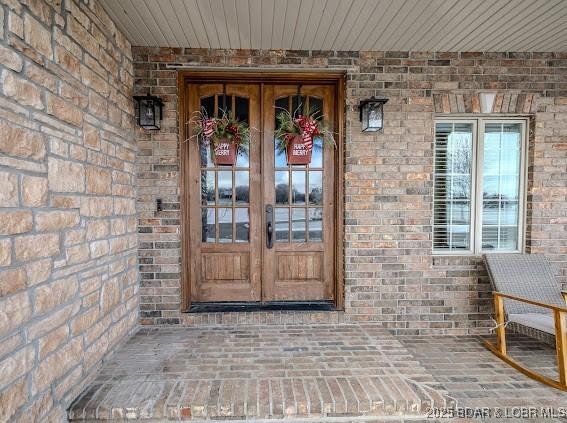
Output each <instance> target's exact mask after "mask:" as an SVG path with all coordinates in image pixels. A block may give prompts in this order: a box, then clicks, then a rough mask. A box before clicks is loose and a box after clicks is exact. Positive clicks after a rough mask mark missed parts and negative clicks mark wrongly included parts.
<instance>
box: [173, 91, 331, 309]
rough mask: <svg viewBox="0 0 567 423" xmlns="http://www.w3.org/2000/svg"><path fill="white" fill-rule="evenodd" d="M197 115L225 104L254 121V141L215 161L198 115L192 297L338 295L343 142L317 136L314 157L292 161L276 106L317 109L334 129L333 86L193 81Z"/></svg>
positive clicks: (191, 192) (192, 145) (188, 186)
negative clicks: (339, 147)
mask: <svg viewBox="0 0 567 423" xmlns="http://www.w3.org/2000/svg"><path fill="white" fill-rule="evenodd" d="M187 92H188V96H189V99H188V115H189V116H191V115H192V114H194V113H195V112H196V111H199V110H204V111H206V113H207V114H208V115H209V116H212V115H218V114H219V113H222V111H223V110H225V111H226V112H228V113H233V114H234V115H235V116H236V117H237V118H238V119H239V120H241V121H246V122H247V123H248V124H249V126H250V145H249V148H248V151H240V153H239V155H238V157H237V160H236V164H235V165H234V166H226V165H215V163H214V160H213V159H212V157H211V150H210V148H209V147H208V146H206V145H204V144H203V142H202V141H201V140H198V139H196V137H195V136H193V135H192V134H194V133H195V131H194V127H193V124H192V123H190V124H189V128H188V129H189V131H188V134H189V137H188V140H187V141H186V142H187V143H188V146H187V149H186V151H187V154H188V170H187V180H186V183H185V184H183V186H184V189H185V190H187V192H186V193H185V194H186V196H187V198H188V201H187V204H188V207H189V210H188V211H189V213H188V216H189V217H188V222H187V229H188V230H187V231H186V232H185V234H186V235H187V236H188V237H189V239H188V242H187V244H186V245H188V247H189V248H188V251H187V253H188V255H189V266H190V272H189V273H190V285H191V289H190V292H191V301H192V302H231V301H239V302H243V301H246V302H259V301H262V302H270V301H317V300H333V299H334V295H335V294H334V292H335V290H334V274H335V272H334V263H335V260H334V255H335V248H334V245H335V243H336V242H337V240H336V230H335V225H334V199H335V196H334V184H335V181H334V175H335V171H334V170H335V169H334V166H335V160H334V154H335V149H333V148H332V147H331V146H330V145H328V144H325V143H324V142H323V140H322V139H321V138H315V140H314V143H313V144H314V146H313V152H312V160H311V163H310V164H308V165H288V164H287V160H286V154H285V152H284V151H281V150H280V149H278V146H277V143H278V140H277V139H275V137H274V131H275V129H276V125H277V119H276V116H277V114H278V113H279V112H280V111H281V110H283V109H285V110H288V111H289V112H291V113H302V112H305V111H307V110H311V111H317V112H318V114H319V115H321V116H323V117H322V119H321V120H322V124H324V125H325V126H327V127H328V128H329V129H331V130H333V125H334V122H335V116H334V113H335V104H334V87H333V86H330V85H304V86H301V87H300V89H299V92H298V87H297V85H269V84H259V83H247V84H245V83H242V84H239V83H230V84H222V83H221V84H216V83H215V84H203V83H199V84H189V85H188V86H187Z"/></svg>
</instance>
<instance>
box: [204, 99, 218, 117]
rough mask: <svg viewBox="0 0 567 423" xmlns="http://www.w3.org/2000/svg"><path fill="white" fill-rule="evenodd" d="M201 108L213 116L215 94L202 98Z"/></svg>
mask: <svg viewBox="0 0 567 423" xmlns="http://www.w3.org/2000/svg"><path fill="white" fill-rule="evenodd" d="M201 110H202V111H203V112H204V113H206V115H207V116H213V115H214V114H215V96H214V95H212V96H210V97H204V98H202V99H201Z"/></svg>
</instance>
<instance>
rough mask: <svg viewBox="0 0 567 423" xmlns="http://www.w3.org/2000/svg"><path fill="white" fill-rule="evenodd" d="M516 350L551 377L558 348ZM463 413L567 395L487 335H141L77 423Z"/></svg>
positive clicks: (248, 331)
mask: <svg viewBox="0 0 567 423" xmlns="http://www.w3.org/2000/svg"><path fill="white" fill-rule="evenodd" d="M511 345H512V346H511V348H512V351H513V352H514V353H516V354H517V355H516V356H517V357H520V356H521V358H522V359H524V360H525V361H526V362H528V363H530V364H531V365H533V367H535V368H539V369H543V370H544V371H545V372H547V373H548V374H552V375H553V372H554V370H553V366H554V351H553V350H552V349H551V348H549V347H547V346H545V345H542V344H539V343H537V341H533V340H529V339H527V340H525V339H524V338H519V337H512V338H511ZM453 398H454V399H456V400H457V401H455V400H454V399H453ZM455 404H457V405H458V406H461V407H513V406H520V405H521V406H535V407H545V406H550V407H565V406H567V394H564V393H561V392H559V391H556V390H554V389H551V388H547V387H544V386H543V385H540V384H538V383H536V382H533V381H531V380H530V379H528V378H526V377H524V376H522V375H521V374H519V373H518V372H516V371H514V370H513V369H511V368H509V367H508V366H506V365H505V364H503V363H501V362H500V361H499V360H497V359H496V358H494V357H493V356H492V355H491V354H490V353H488V352H487V351H486V350H484V348H483V347H482V346H481V344H480V338H478V337H442V336H435V337H396V336H393V335H391V334H389V333H388V332H387V331H385V330H384V329H382V328H380V327H379V326H377V325H366V324H365V325H362V324H360V325H359V324H336V325H328V324H321V325H312V326H310V327H305V326H302V325H288V326H284V325H275V326H246V327H240V326H239V327H193V328H151V329H148V328H144V329H141V330H140V332H138V333H137V334H136V335H135V336H134V337H132V338H131V339H130V340H129V342H128V343H127V344H126V345H125V346H124V347H123V348H122V349H121V350H120V351H118V352H117V353H116V354H115V355H114V356H113V357H112V358H111V360H110V361H109V362H108V363H106V365H105V366H104V368H103V369H102V371H101V373H100V374H99V376H98V377H97V379H96V380H95V381H94V382H93V383H92V384H91V385H90V386H89V387H88V388H87V389H86V390H85V392H84V393H83V394H82V395H81V396H80V397H79V398H78V399H77V400H76V401H75V403H74V404H73V405H72V406H71V408H70V410H69V418H70V420H73V421H95V420H111V419H116V420H121V419H126V418H129V419H130V418H131V419H137V418H139V419H144V420H147V421H148V420H149V421H167V420H225V421H226V420H242V419H245V418H246V419H250V420H260V419H274V418H288V419H293V420H294V421H310V422H314V421H340V422H345V421H368V419H372V421H375V420H381V419H386V418H390V419H391V418H396V419H400V420H406V419H409V420H414V419H419V418H423V417H424V416H425V415H426V411H427V410H428V409H429V408H430V407H431V406H434V407H440V408H443V407H453V406H455ZM427 421H430V422H431V421H434V420H433V419H429V420H427ZM535 421H541V420H537V419H536V420H535ZM546 421H552V420H546Z"/></svg>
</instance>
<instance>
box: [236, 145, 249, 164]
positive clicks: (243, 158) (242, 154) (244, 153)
mask: <svg viewBox="0 0 567 423" xmlns="http://www.w3.org/2000/svg"><path fill="white" fill-rule="evenodd" d="M236 167H240V168H248V167H250V152H249V150H248V149H246V148H239V149H238V155H237V156H236Z"/></svg>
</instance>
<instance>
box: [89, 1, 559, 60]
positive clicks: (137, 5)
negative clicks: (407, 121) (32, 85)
mask: <svg viewBox="0 0 567 423" xmlns="http://www.w3.org/2000/svg"><path fill="white" fill-rule="evenodd" d="M100 1H101V2H102V4H103V6H104V8H105V9H106V10H107V11H108V13H109V14H110V16H111V17H112V18H113V20H114V21H115V22H116V24H117V25H118V27H119V28H120V29H121V30H122V31H123V32H124V33H125V34H126V36H127V37H128V39H129V40H130V41H131V42H132V44H133V45H137V46H167V47H193V48H230V49H295V50H361V51H364V50H395V51H407V50H410V51H567V0H100Z"/></svg>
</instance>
